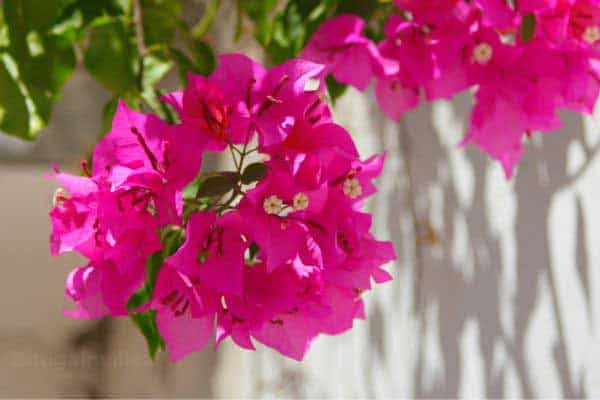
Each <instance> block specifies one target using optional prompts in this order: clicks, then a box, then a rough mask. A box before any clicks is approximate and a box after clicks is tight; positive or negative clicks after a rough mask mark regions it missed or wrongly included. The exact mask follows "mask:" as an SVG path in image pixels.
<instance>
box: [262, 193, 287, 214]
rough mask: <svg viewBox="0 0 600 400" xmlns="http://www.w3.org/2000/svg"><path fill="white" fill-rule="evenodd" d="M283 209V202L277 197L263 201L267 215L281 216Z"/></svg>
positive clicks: (270, 197) (273, 196)
mask: <svg viewBox="0 0 600 400" xmlns="http://www.w3.org/2000/svg"><path fill="white" fill-rule="evenodd" d="M282 207H283V201H281V199H280V198H279V197H277V196H275V195H272V196H269V197H267V198H266V199H265V200H264V201H263V208H264V210H265V212H266V213H267V214H279V213H280V212H281V209H282Z"/></svg>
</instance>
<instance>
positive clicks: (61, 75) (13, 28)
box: [0, 0, 393, 140]
mask: <svg viewBox="0 0 600 400" xmlns="http://www.w3.org/2000/svg"><path fill="white" fill-rule="evenodd" d="M226 1H231V2H233V1H235V2H236V6H237V13H236V16H237V22H236V37H237V38H240V37H241V36H242V35H245V34H251V35H253V37H254V38H255V39H256V41H257V42H258V43H259V44H260V45H261V46H262V47H263V48H264V49H265V52H266V54H267V55H268V57H269V59H270V61H271V62H272V63H274V64H278V63H281V62H283V61H285V60H287V59H289V58H292V57H295V56H297V55H298V53H299V52H300V51H301V50H302V48H303V46H304V45H305V43H306V41H307V40H308V38H309V37H310V35H311V34H312V33H313V32H314V31H315V30H316V29H317V27H318V26H319V24H320V23H321V22H323V20H325V19H326V18H329V17H332V16H334V15H337V14H341V13H353V14H356V15H360V16H361V17H363V18H365V19H366V20H367V23H368V25H367V34H368V35H369V36H371V37H373V38H376V39H377V38H379V37H380V36H381V31H382V28H383V23H384V21H385V18H387V16H388V15H389V14H390V13H391V12H393V9H392V6H391V3H390V1H389V0H204V1H202V2H201V1H196V3H197V4H198V7H202V6H203V9H204V13H203V15H202V16H201V17H200V18H199V19H198V21H197V22H195V23H194V24H193V26H188V24H187V23H186V22H185V21H184V18H183V15H182V13H183V8H184V7H183V3H184V2H183V1H182V0H5V1H4V2H3V4H2V9H1V10H0V131H2V132H5V133H7V134H10V135H14V136H17V137H20V138H22V139H26V140H32V139H35V138H36V137H37V134H38V132H39V131H40V130H41V129H42V128H43V127H44V126H46V124H47V123H48V121H49V119H50V116H51V113H52V107H53V103H54V102H55V101H57V100H58V99H59V98H60V94H61V90H62V87H63V86H64V84H65V82H66V81H67V80H68V79H69V77H70V76H71V75H72V73H73V71H74V70H75V67H76V65H77V64H78V63H79V64H81V65H83V66H84V67H85V68H86V70H87V71H88V72H89V73H90V74H91V75H92V76H93V77H94V78H95V79H96V80H97V81H98V82H100V83H101V84H102V85H103V86H104V87H105V88H106V89H108V90H109V91H110V92H111V93H112V94H113V97H114V98H113V99H111V101H110V102H109V103H108V104H106V105H105V107H104V111H105V113H104V119H105V120H110V118H111V117H112V111H114V106H113V105H114V104H115V99H117V98H122V99H124V100H125V101H126V102H127V103H128V104H129V105H130V106H132V107H135V108H141V107H142V106H143V105H147V106H148V107H150V108H152V109H153V111H154V112H156V113H158V114H159V115H161V116H162V117H163V118H165V119H167V120H170V121H171V120H173V118H174V117H173V116H172V115H169V113H170V110H169V108H168V107H165V106H164V105H161V104H159V103H158V102H157V101H156V95H157V94H158V90H157V88H156V86H157V84H158V83H159V82H160V81H161V80H162V79H163V77H164V76H165V75H166V74H167V73H169V71H171V70H172V69H173V68H175V69H176V71H177V72H178V76H179V77H180V79H181V82H182V84H185V83H186V80H187V74H188V72H190V71H191V72H194V73H198V74H203V75H208V74H209V73H210V72H211V71H212V70H213V69H214V68H215V65H216V57H215V54H214V51H213V49H212V47H211V46H210V44H209V43H208V42H207V40H206V38H205V36H206V34H207V33H210V31H211V29H212V27H213V26H214V23H215V18H216V17H217V13H218V11H219V8H220V7H221V5H222V3H225V2H226ZM201 3H202V4H201ZM136 6H138V7H139V9H140V11H141V17H142V18H141V21H139V22H141V24H136V22H138V21H136V18H135V16H136V13H135V8H136ZM218 22H219V21H217V23H218ZM227 23H229V21H227ZM138 25H139V26H138ZM140 27H141V29H142V30H143V35H141V36H140V35H139V33H140V32H137V31H136V30H137V29H139V28H140ZM139 37H142V38H143V40H142V43H140V41H139V40H138V38H139ZM328 88H329V89H330V95H331V97H332V99H334V100H335V98H337V96H339V95H341V94H342V93H343V92H344V87H343V85H341V84H339V83H337V82H335V81H333V80H332V79H331V78H330V79H328Z"/></svg>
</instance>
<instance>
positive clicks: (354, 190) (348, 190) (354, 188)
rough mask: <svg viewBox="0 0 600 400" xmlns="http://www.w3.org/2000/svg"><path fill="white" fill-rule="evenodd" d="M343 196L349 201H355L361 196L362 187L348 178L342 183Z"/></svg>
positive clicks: (356, 180)
mask: <svg viewBox="0 0 600 400" xmlns="http://www.w3.org/2000/svg"><path fill="white" fill-rule="evenodd" d="M344 194H345V195H346V196H348V197H350V198H351V199H356V198H357V197H358V196H360V195H361V194H362V186H360V182H359V181H358V179H356V178H348V179H346V180H345V181H344Z"/></svg>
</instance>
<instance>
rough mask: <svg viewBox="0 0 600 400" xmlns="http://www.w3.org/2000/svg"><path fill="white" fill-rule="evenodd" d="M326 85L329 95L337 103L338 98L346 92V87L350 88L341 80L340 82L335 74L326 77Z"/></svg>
mask: <svg viewBox="0 0 600 400" xmlns="http://www.w3.org/2000/svg"><path fill="white" fill-rule="evenodd" d="M325 85H327V92H328V93H329V97H330V98H331V102H332V103H333V104H334V105H335V102H336V101H337V99H339V98H340V97H341V96H342V95H343V94H344V93H346V89H348V86H347V85H344V84H343V83H341V82H338V81H337V80H336V79H335V78H334V77H333V75H327V77H326V78H325Z"/></svg>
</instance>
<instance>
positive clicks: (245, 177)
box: [242, 162, 268, 185]
mask: <svg viewBox="0 0 600 400" xmlns="http://www.w3.org/2000/svg"><path fill="white" fill-rule="evenodd" d="M267 171H268V168H267V166H266V165H265V164H263V163H261V162H256V163H253V164H250V165H248V166H247V167H246V168H245V169H244V173H243V174H242V183H243V184H245V185H248V184H250V183H252V182H258V181H260V180H261V179H262V178H264V177H265V176H266V175H267Z"/></svg>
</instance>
